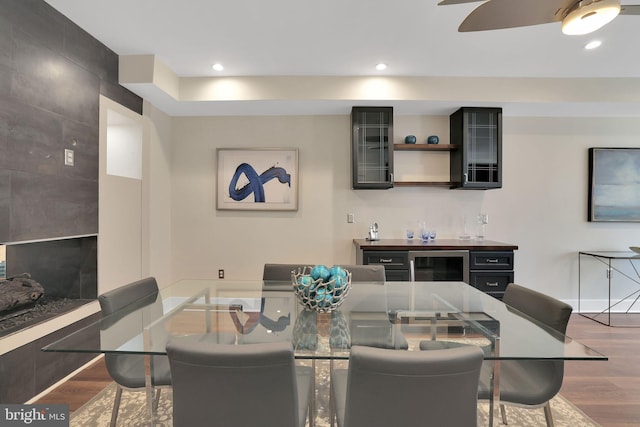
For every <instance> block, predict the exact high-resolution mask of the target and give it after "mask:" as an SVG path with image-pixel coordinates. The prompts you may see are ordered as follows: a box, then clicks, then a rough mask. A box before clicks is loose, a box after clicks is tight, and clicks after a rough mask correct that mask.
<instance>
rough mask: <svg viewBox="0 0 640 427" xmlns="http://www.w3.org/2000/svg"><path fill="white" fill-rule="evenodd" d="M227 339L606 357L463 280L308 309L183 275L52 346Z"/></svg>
mask: <svg viewBox="0 0 640 427" xmlns="http://www.w3.org/2000/svg"><path fill="white" fill-rule="evenodd" d="M184 335H190V336H192V337H193V338H194V339H197V340H207V341H212V342H218V343H228V344H237V345H242V344H249V343H259V342H269V341H288V342H291V343H292V344H293V347H294V349H295V355H296V357H297V358H299V359H347V358H348V357H349V348H350V346H352V345H369V346H376V347H385V348H394V349H399V350H419V348H420V343H421V342H423V341H441V342H444V343H450V342H453V343H463V344H472V345H478V346H481V347H482V348H483V350H484V353H485V358H486V359H500V360H503V359H565V360H570V359H574V360H579V359H583V360H598V359H600V360H606V356H604V355H602V354H600V353H598V352H596V351H594V350H592V349H590V348H588V347H586V346H584V345H582V344H581V343H579V342H577V341H575V340H573V339H571V338H569V337H566V336H564V335H562V334H559V333H558V332H557V331H555V330H553V329H551V328H548V327H546V326H544V325H542V324H539V323H538V322H536V321H534V320H532V319H530V318H528V317H527V316H526V315H524V314H522V313H519V312H518V311H517V310H515V309H512V308H511V307H508V306H507V305H505V304H504V303H502V302H501V301H499V300H497V299H495V298H493V297H491V296H489V295H487V294H484V293H482V292H480V291H478V290H477V289H475V288H473V287H472V286H469V285H468V284H466V283H464V282H386V283H384V284H383V283H373V282H372V283H368V282H357V283H356V282H354V283H352V285H351V289H350V291H349V294H348V296H347V297H346V298H345V299H344V302H343V303H342V305H341V306H340V307H339V308H338V309H337V310H335V311H333V312H330V313H319V312H316V311H309V310H305V309H304V308H303V307H302V306H301V305H300V303H299V301H298V298H297V297H296V295H295V293H294V292H293V290H292V286H291V283H289V282H266V281H228V280H181V281H179V282H176V283H175V284H173V285H171V286H169V287H167V288H164V289H161V290H160V293H159V294H158V296H157V297H156V298H155V299H154V300H152V301H150V300H149V299H144V300H141V301H133V302H132V303H131V304H129V305H128V306H126V307H125V308H123V309H122V310H120V311H118V312H115V313H113V314H112V315H110V316H106V317H103V318H102V319H101V320H100V321H98V322H96V323H94V324H92V325H89V326H87V327H85V328H83V329H81V330H79V331H77V332H74V333H73V334H71V335H69V336H66V337H64V338H62V339H60V340H58V341H56V342H54V343H52V344H50V345H48V346H46V347H45V348H43V350H44V351H60V352H91V353H131V354H158V355H161V354H166V351H165V347H166V344H167V342H168V341H169V340H170V339H171V338H172V337H174V336H184Z"/></svg>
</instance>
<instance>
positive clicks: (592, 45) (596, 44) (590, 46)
mask: <svg viewBox="0 0 640 427" xmlns="http://www.w3.org/2000/svg"><path fill="white" fill-rule="evenodd" d="M601 44H602V42H601V41H600V40H594V41H591V42H589V43H587V44H586V45H585V46H584V48H585V49H587V50H590V49H595V48H597V47H600V45H601Z"/></svg>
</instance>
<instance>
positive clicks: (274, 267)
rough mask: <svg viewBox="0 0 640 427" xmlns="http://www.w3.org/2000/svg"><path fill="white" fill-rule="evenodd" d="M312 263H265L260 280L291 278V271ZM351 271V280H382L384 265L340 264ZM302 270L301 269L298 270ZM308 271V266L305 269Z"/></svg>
mask: <svg viewBox="0 0 640 427" xmlns="http://www.w3.org/2000/svg"><path fill="white" fill-rule="evenodd" d="M313 266H314V264H265V265H264V270H263V272H262V280H278V281H281V280H282V281H285V280H287V281H288V280H291V271H296V272H297V271H298V269H302V268H304V267H313ZM341 267H343V268H345V269H347V270H348V271H349V272H350V273H351V281H352V282H384V281H385V273H384V265H341ZM300 271H302V270H300ZM307 272H310V268H308V269H307Z"/></svg>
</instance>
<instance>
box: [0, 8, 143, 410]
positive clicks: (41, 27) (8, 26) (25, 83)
mask: <svg viewBox="0 0 640 427" xmlns="http://www.w3.org/2000/svg"><path fill="white" fill-rule="evenodd" d="M101 94H102V95H104V96H106V97H108V98H111V99H112V100H114V101H116V102H118V103H120V104H122V105H124V106H125V107H127V108H129V109H131V110H133V111H135V112H137V113H139V114H142V99H141V98H140V97H138V96H137V95H135V94H133V93H132V92H130V91H128V90H127V89H125V88H123V87H122V86H120V85H119V84H118V56H117V55H116V54H115V52H113V51H112V50H110V49H109V48H107V47H106V46H104V45H103V44H102V43H100V42H99V41H98V40H96V39H95V38H93V37H92V36H91V35H89V34H88V33H86V32H85V31H84V30H82V29H81V28H80V27H78V26H77V25H76V24H74V23H73V22H71V21H70V20H69V19H67V18H66V17H65V16H64V15H62V14H60V13H59V12H57V11H56V10H55V9H53V8H52V7H51V6H49V5H48V4H47V3H46V2H44V1H42V0H0V243H2V242H21V241H29V240H46V239H60V238H64V237H68V236H78V235H88V234H97V233H98V135H99V129H98V127H99V108H100V95H101ZM65 148H68V149H72V150H74V154H75V166H73V167H69V166H65V165H64V157H63V156H64V149H65ZM96 241H97V239H96V238H95V237H91V238H80V239H63V240H56V241H52V242H38V243H25V244H21V245H11V246H10V247H8V248H7V258H8V265H7V272H8V273H10V274H11V273H22V272H30V273H31V274H32V275H34V279H36V280H38V281H39V282H41V283H42V282H45V283H43V285H45V290H47V289H48V292H49V293H52V292H56V293H58V292H59V293H68V294H67V295H66V296H70V297H72V298H74V297H75V298H87V299H93V298H96V292H97V283H96V282H97V278H96V277H97V275H96V263H97V254H96V252H97V251H96ZM29 270H30V271H29ZM36 275H37V276H38V278H36ZM96 316H99V314H97V315H95V316H92V317H91V318H88V319H85V320H83V321H81V322H78V323H77V324H74V325H71V326H69V327H67V328H64V329H62V330H60V331H57V332H55V333H54V334H51V335H50V336H47V337H43V338H38V337H34V339H35V341H34V342H33V343H31V344H29V345H26V346H24V347H20V348H18V349H15V350H13V351H11V352H9V353H6V354H4V355H2V356H0V403H22V402H24V401H25V400H27V399H29V398H31V397H33V396H34V395H36V394H37V393H39V392H40V391H42V390H44V389H45V388H46V387H48V386H49V385H51V384H52V383H54V382H55V381H56V380H58V379H60V378H62V377H64V376H65V375H67V374H69V373H70V372H72V371H73V370H75V369H77V368H79V367H80V366H81V365H82V364H83V363H85V362H86V361H88V360H90V359H91V358H93V357H94V356H95V355H93V354H73V353H68V354H67V353H43V352H42V351H41V349H42V347H43V346H44V345H46V344H48V343H50V342H52V341H53V340H54V339H57V338H60V337H62V336H64V335H67V334H69V333H71V332H72V331H73V330H76V329H78V328H79V327H80V326H82V325H85V324H87V322H89V321H91V320H95V318H96ZM87 339H99V335H98V331H97V330H96V331H95V333H93V334H92V335H91V336H90V337H88V338H87Z"/></svg>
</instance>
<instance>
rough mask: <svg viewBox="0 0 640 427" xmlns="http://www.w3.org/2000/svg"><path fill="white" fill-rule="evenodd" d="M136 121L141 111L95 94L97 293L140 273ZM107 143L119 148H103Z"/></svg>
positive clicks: (139, 126)
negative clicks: (97, 118)
mask: <svg viewBox="0 0 640 427" xmlns="http://www.w3.org/2000/svg"><path fill="white" fill-rule="evenodd" d="M142 122H143V120H142V116H140V115H138V114H136V113H134V112H133V111H131V110H129V109H127V108H125V107H123V106H122V105H120V104H118V103H116V102H114V101H112V100H110V99H108V98H106V97H104V96H100V142H99V145H100V162H99V163H100V175H99V184H100V185H99V206H98V208H99V212H98V214H99V215H98V216H99V218H98V226H99V227H98V231H99V234H98V294H102V293H104V292H107V291H109V290H111V289H114V288H116V287H118V286H120V285H122V284H124V283H128V282H131V281H134V280H137V279H139V278H140V276H141V274H142V246H141V244H142V224H143V221H142V216H141V212H142V180H141V179H140V178H139V176H140V170H141V160H142V159H141V157H140V156H139V155H137V154H134V155H133V156H132V155H131V153H140V152H142V150H141V149H140V147H142V146H143V145H144V144H143V136H142V135H143V130H142V129H143V124H142ZM112 143H116V145H117V146H118V147H119V148H120V149H119V150H110V149H108V146H109V145H110V144H112ZM132 147H133V148H132ZM132 158H134V160H132ZM114 162H115V163H116V165H117V166H113V163H114ZM110 164H111V165H112V166H108V165H110Z"/></svg>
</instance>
